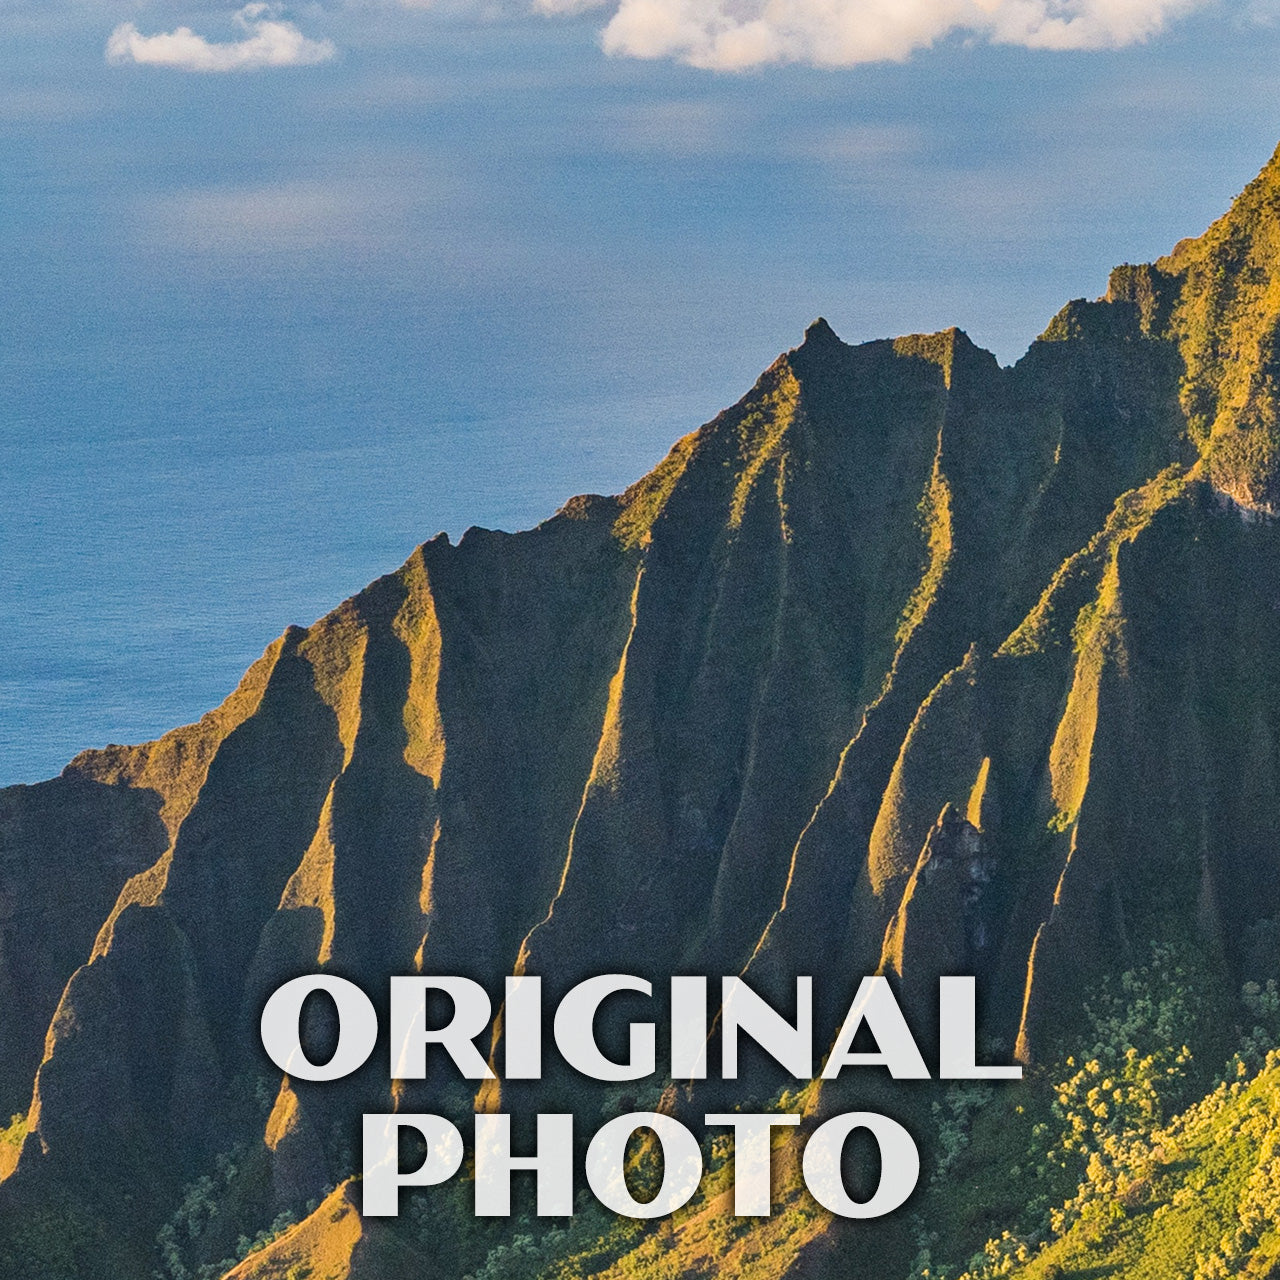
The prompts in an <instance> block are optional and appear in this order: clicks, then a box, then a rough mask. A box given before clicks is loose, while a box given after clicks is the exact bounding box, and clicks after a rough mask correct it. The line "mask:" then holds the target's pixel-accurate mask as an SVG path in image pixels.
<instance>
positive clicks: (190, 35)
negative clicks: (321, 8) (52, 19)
mask: <svg viewBox="0 0 1280 1280" xmlns="http://www.w3.org/2000/svg"><path fill="white" fill-rule="evenodd" d="M235 17H236V22H237V23H239V25H240V26H241V27H243V28H244V30H245V32H246V35H245V37H244V39H243V40H230V41H224V42H218V41H212V40H206V39H205V38H204V36H200V35H197V34H196V33H195V32H194V31H192V30H191V28H190V27H178V28H177V30H175V31H168V32H162V33H160V34H159V35H154V36H144V35H142V34H141V32H139V30H138V28H137V27H135V26H134V25H133V23H132V22H122V23H121V24H120V25H119V26H118V27H117V28H116V29H115V30H114V31H113V32H112V33H111V36H110V38H109V39H108V40H107V61H108V62H112V63H116V64H117V65H119V64H123V63H130V62H136V63H143V64H146V65H148V66H153V67H174V68H176V69H177V70H179V71H202V72H211V71H257V70H260V69H261V68H263V67H307V66H314V65H315V64H316V63H318V62H328V61H329V59H330V58H332V57H333V56H334V54H335V53H336V52H337V49H336V48H335V47H334V44H333V41H332V40H312V39H310V38H308V37H307V36H304V35H303V34H302V32H301V31H299V30H298V28H297V27H296V26H294V24H293V23H292V22H284V21H282V20H281V19H280V18H279V17H278V16H277V14H276V12H275V11H274V10H273V9H272V8H271V7H270V6H268V5H265V4H247V5H245V7H244V8H243V9H241V10H240V11H239V13H237V14H236V15H235Z"/></svg>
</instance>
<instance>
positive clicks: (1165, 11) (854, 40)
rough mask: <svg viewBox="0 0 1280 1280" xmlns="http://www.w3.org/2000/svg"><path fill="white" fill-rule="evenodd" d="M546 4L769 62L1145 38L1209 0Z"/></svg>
mask: <svg viewBox="0 0 1280 1280" xmlns="http://www.w3.org/2000/svg"><path fill="white" fill-rule="evenodd" d="M534 3H535V5H536V7H537V8H539V9H541V10H542V11H543V12H546V13H577V12H580V11H582V10H583V9H588V8H612V9H613V14H612V17H611V18H610V19H609V21H608V25H607V26H606V27H605V29H604V47H605V50H606V51H607V52H609V53H613V54H624V55H629V56H631V57H635V58H676V59H678V60H680V61H682V62H687V63H690V64H692V65H693V66H697V67H706V68H710V69H712V70H717V71H743V70H747V69H749V68H752V67H760V66H764V65H767V64H770V63H785V62H803V63H810V64H813V65H817V66H830V67H837V66H854V65H856V64H858V63H864V62H883V61H901V60H903V59H905V58H907V57H909V56H910V55H911V54H912V53H914V52H916V51H917V50H920V49H924V48H928V47H929V46H930V45H932V44H935V43H936V42H937V41H939V40H941V39H944V38H945V37H947V36H951V35H956V34H959V35H964V36H968V37H971V38H976V39H983V40H989V41H991V42H993V43H996V44H1016V45H1023V46H1025V47H1027V48H1032V49H1110V48H1119V47H1120V46H1123V45H1127V44H1134V43H1136V42H1139V41H1143V40H1147V39H1149V38H1150V37H1152V36H1154V35H1156V34H1158V33H1159V32H1160V31H1162V30H1163V29H1164V28H1165V27H1166V26H1167V25H1168V24H1169V22H1170V21H1172V20H1173V19H1175V18H1177V17H1179V16H1181V15H1183V14H1185V13H1188V12H1190V11H1191V10H1193V9H1197V8H1201V7H1204V5H1206V4H1207V3H1209V0H534Z"/></svg>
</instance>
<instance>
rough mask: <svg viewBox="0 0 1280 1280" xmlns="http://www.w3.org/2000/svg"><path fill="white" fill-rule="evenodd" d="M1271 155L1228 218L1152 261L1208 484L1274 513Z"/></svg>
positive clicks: (1279, 228) (1276, 259)
mask: <svg viewBox="0 0 1280 1280" xmlns="http://www.w3.org/2000/svg"><path fill="white" fill-rule="evenodd" d="M1277 264H1280V151H1277V153H1276V155H1275V156H1273V157H1272V160H1271V163H1270V164H1268V165H1267V167H1266V168H1265V169H1264V170H1263V171H1262V173H1261V174H1259V175H1258V177H1257V178H1255V179H1254V181H1253V182H1251V183H1250V184H1249V185H1248V187H1246V188H1245V190H1244V191H1243V192H1242V193H1241V195H1240V197H1239V199H1237V201H1236V202H1235V204H1234V205H1233V206H1232V208H1231V210H1230V212H1229V213H1227V214H1226V215H1224V216H1223V217H1222V218H1219V219H1218V221H1217V222H1215V223H1214V224H1213V226H1211V227H1210V228H1209V230H1208V231H1206V232H1205V234H1204V235H1203V236H1201V237H1200V238H1199V239H1196V240H1184V241H1183V242H1182V243H1181V244H1179V245H1178V247H1177V248H1176V249H1175V250H1174V251H1173V253H1171V254H1170V255H1169V256H1168V257H1166V258H1162V259H1160V261H1159V262H1157V263H1156V264H1155V269H1156V271H1158V272H1161V273H1164V274H1165V275H1166V276H1167V277H1168V278H1169V280H1170V286H1169V287H1170V289H1171V290H1173V289H1176V294H1177V303H1176V305H1175V306H1174V308H1173V313H1172V318H1171V323H1170V326H1169V328H1170V335H1171V336H1172V337H1174V338H1175V339H1176V340H1177V341H1178V344H1179V347H1180V349H1181V352H1182V356H1183V360H1184V361H1185V364H1186V374H1185V376H1184V378H1183V382H1182V392H1181V394H1182V404H1183V409H1184V411H1185V412H1186V414H1187V418H1188V423H1189V426H1190V429H1191V433H1192V435H1193V436H1194V437H1195V438H1196V439H1197V440H1198V441H1199V442H1200V443H1201V444H1202V446H1204V447H1206V449H1207V456H1208V458H1209V463H1210V470H1211V474H1212V475H1213V478H1214V481H1215V483H1217V484H1218V485H1219V486H1220V487H1221V488H1223V489H1224V490H1225V491H1226V492H1227V493H1229V494H1231V495H1232V496H1233V497H1234V498H1236V499H1237V500H1238V501H1241V502H1244V503H1246V504H1249V505H1259V506H1263V507H1266V508H1269V509H1274V507H1275V504H1276V501H1277V498H1280V491H1278V490H1277V449H1276V444H1277V439H1276V437H1277V431H1278V429H1280V424H1278V422H1277V416H1276V404H1277V398H1276V397H1277V389H1278V388H1277V376H1276V375H1277V372H1278V369H1277V363H1276V342H1277V335H1278V333H1280V268H1278V265H1277Z"/></svg>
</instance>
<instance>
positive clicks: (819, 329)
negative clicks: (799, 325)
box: [800, 316, 846, 350]
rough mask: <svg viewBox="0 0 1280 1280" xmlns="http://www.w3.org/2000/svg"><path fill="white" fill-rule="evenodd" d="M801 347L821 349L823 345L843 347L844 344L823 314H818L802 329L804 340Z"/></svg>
mask: <svg viewBox="0 0 1280 1280" xmlns="http://www.w3.org/2000/svg"><path fill="white" fill-rule="evenodd" d="M800 345H801V347H808V348H810V349H811V350H813V349H821V348H823V347H831V348H835V347H843V346H845V345H846V344H845V343H843V342H842V341H841V340H840V337H839V335H838V334H837V333H836V331H835V330H834V329H833V328H832V327H831V326H830V325H829V324H828V323H827V321H826V318H825V317H824V316H819V317H818V318H817V319H816V320H815V321H814V322H813V323H812V324H811V325H809V326H808V328H806V329H805V331H804V341H803V342H802V343H801V344H800Z"/></svg>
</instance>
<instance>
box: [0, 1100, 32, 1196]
mask: <svg viewBox="0 0 1280 1280" xmlns="http://www.w3.org/2000/svg"><path fill="white" fill-rule="evenodd" d="M26 1137H27V1116H26V1112H23V1113H22V1114H20V1115H16V1116H14V1117H13V1118H12V1119H11V1120H10V1121H9V1126H8V1128H6V1129H0V1182H3V1181H4V1180H5V1179H6V1178H7V1177H8V1176H9V1175H10V1174H11V1173H12V1172H13V1171H14V1169H15V1168H16V1167H17V1164H18V1153H19V1152H20V1151H21V1150H22V1144H23V1142H24V1141H25V1140H26Z"/></svg>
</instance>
